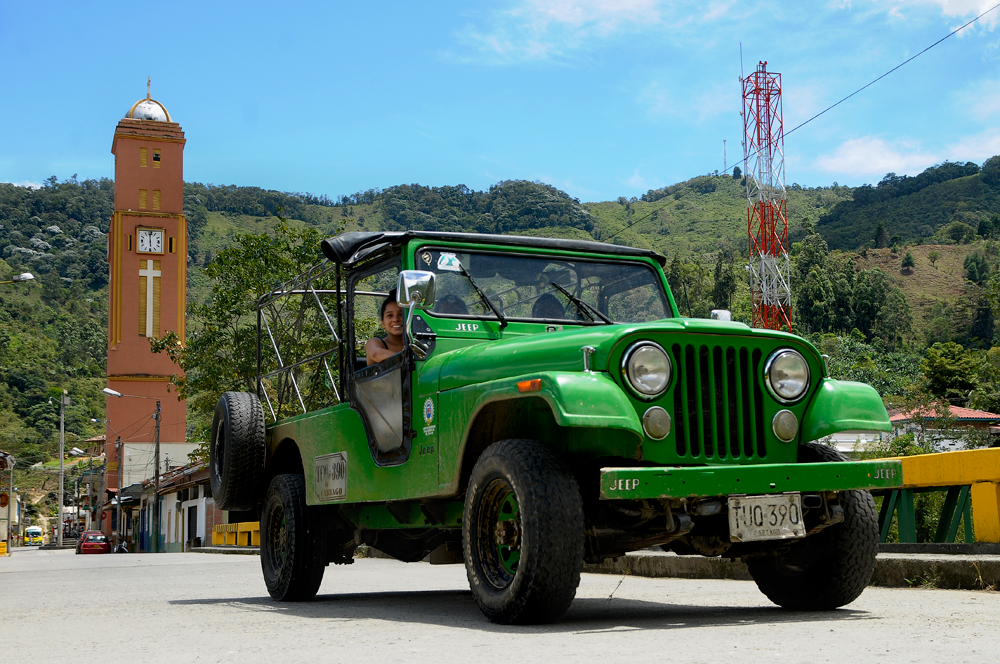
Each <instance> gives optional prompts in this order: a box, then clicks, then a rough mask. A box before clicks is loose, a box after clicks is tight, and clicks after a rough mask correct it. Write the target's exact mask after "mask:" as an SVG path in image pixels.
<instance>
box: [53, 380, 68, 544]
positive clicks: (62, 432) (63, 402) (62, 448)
mask: <svg viewBox="0 0 1000 664" xmlns="http://www.w3.org/2000/svg"><path fill="white" fill-rule="evenodd" d="M68 405H69V396H68V395H67V393H66V390H63V391H62V397H61V398H60V399H59V529H58V531H57V535H56V537H57V539H56V541H57V542H58V545H59V546H62V545H63V479H64V475H63V457H65V456H66V406H68Z"/></svg>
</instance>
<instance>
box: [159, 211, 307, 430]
mask: <svg viewBox="0 0 1000 664" xmlns="http://www.w3.org/2000/svg"><path fill="white" fill-rule="evenodd" d="M322 239H323V236H322V235H321V234H320V233H319V231H317V230H316V229H314V228H303V229H297V228H294V227H292V226H290V225H289V224H288V223H287V221H285V220H284V219H281V220H280V222H279V224H278V226H277V228H276V229H275V232H274V234H273V235H271V234H268V233H256V234H251V233H246V234H238V235H236V237H235V238H234V239H233V243H232V244H231V245H230V246H228V247H226V248H224V249H222V250H220V251H219V252H217V253H216V254H215V257H214V258H213V260H212V262H211V263H210V264H209V265H208V266H207V267H205V270H204V274H205V276H206V277H208V278H209V279H212V280H214V282H215V283H214V285H213V286H212V297H211V300H210V301H209V302H207V303H205V304H197V303H193V302H192V303H189V304H188V325H189V329H190V330H191V331H190V333H189V334H188V337H187V343H186V344H183V345H182V344H181V340H180V338H179V337H178V335H177V334H176V333H175V332H174V331H170V332H168V333H167V334H165V335H164V336H163V337H160V338H151V339H150V346H151V348H152V350H153V352H154V353H160V352H166V353H167V354H168V355H169V356H170V359H171V360H173V362H174V363H175V364H177V366H178V367H179V368H180V369H182V370H183V372H184V374H185V375H184V376H176V377H174V379H173V383H174V384H175V385H176V386H177V393H178V397H179V398H182V399H187V402H188V409H189V410H188V413H189V416H194V418H195V421H196V435H195V437H196V439H197V438H202V439H204V438H207V433H208V431H207V427H208V425H209V423H210V422H211V419H212V413H213V411H214V409H215V403H216V400H217V399H218V398H219V395H220V394H222V393H223V392H226V391H228V390H234V391H239V392H254V391H256V384H255V381H256V374H257V328H256V325H257V317H256V301H257V299H258V298H259V297H260V296H262V295H264V294H265V293H267V292H269V291H270V290H271V289H273V288H274V285H275V284H276V283H279V282H284V281H287V280H289V279H291V278H292V277H294V276H296V275H298V274H301V273H302V272H304V271H305V270H306V269H308V268H309V267H311V266H312V265H315V264H316V263H317V262H319V260H320V253H319V243H320V241H321V240H322ZM286 359H287V358H286Z"/></svg>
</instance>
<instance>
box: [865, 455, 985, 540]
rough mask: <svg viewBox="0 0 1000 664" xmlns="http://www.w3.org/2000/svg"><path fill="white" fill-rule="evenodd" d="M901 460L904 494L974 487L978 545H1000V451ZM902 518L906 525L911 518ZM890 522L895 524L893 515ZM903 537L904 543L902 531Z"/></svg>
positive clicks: (973, 523) (974, 523) (974, 519)
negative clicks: (931, 489) (922, 489)
mask: <svg viewBox="0 0 1000 664" xmlns="http://www.w3.org/2000/svg"><path fill="white" fill-rule="evenodd" d="M899 460H900V461H901V462H902V463H903V487H901V490H900V494H903V493H904V492H905V491H907V490H913V489H921V488H933V487H938V488H948V487H963V486H971V487H972V490H971V494H970V496H971V502H972V529H973V531H974V532H975V538H976V541H977V542H996V543H1000V449H998V448H990V449H985V450H961V451H958V452H941V453H938V454H920V455H917V456H911V457H900V459H899ZM886 500H888V497H886ZM958 502H959V503H961V500H959V501H958ZM911 504H912V503H911ZM956 507H958V508H960V505H959V506H956ZM897 509H898V506H897ZM903 509H904V510H905V509H906V507H905V506H904V507H903ZM952 509H955V508H952ZM900 516H901V517H902V518H901V519H900V521H903V520H906V519H907V518H908V517H909V514H907V515H902V514H901V515H900ZM888 518H889V519H890V520H891V518H892V514H891V513H890V514H889V515H888ZM901 525H902V524H901ZM955 527H956V528H957V519H956V526H955ZM966 528H968V524H966ZM883 530H888V522H886V523H884V524H883ZM900 535H901V537H900V540H901V541H903V540H902V528H900Z"/></svg>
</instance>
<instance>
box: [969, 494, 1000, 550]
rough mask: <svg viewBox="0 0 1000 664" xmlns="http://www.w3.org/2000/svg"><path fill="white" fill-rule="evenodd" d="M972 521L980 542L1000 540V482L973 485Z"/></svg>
mask: <svg viewBox="0 0 1000 664" xmlns="http://www.w3.org/2000/svg"><path fill="white" fill-rule="evenodd" d="M972 523H973V530H975V532H976V540H977V541H979V542H1000V483H997V482H975V483H974V484H973V485H972Z"/></svg>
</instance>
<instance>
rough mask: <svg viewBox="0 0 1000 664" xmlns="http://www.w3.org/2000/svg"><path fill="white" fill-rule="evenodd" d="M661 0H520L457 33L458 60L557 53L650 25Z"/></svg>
mask: <svg viewBox="0 0 1000 664" xmlns="http://www.w3.org/2000/svg"><path fill="white" fill-rule="evenodd" d="M660 3H661V0H520V1H519V2H517V4H515V5H514V6H512V7H511V8H510V9H507V10H505V11H498V12H493V13H492V14H491V15H490V16H489V17H488V18H487V20H486V25H485V27H480V26H476V25H469V26H467V27H466V28H464V29H463V30H460V31H459V32H457V33H456V34H455V39H456V41H457V42H458V43H459V45H461V46H462V47H464V49H465V50H466V52H465V53H464V54H458V55H456V54H449V56H450V57H451V58H454V59H457V60H460V61H473V60H475V61H486V62H489V63H492V64H504V63H509V62H517V61H525V60H543V59H547V58H553V57H559V56H563V55H565V54H567V53H568V52H569V51H572V50H575V49H577V48H579V47H581V46H582V45H583V44H585V43H586V42H587V41H588V40H590V39H599V38H604V37H608V36H610V35H613V34H618V33H622V32H632V31H639V30H645V29H648V28H649V27H650V26H653V25H656V24H659V23H661V21H662V15H661V12H660V9H659V5H660Z"/></svg>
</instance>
